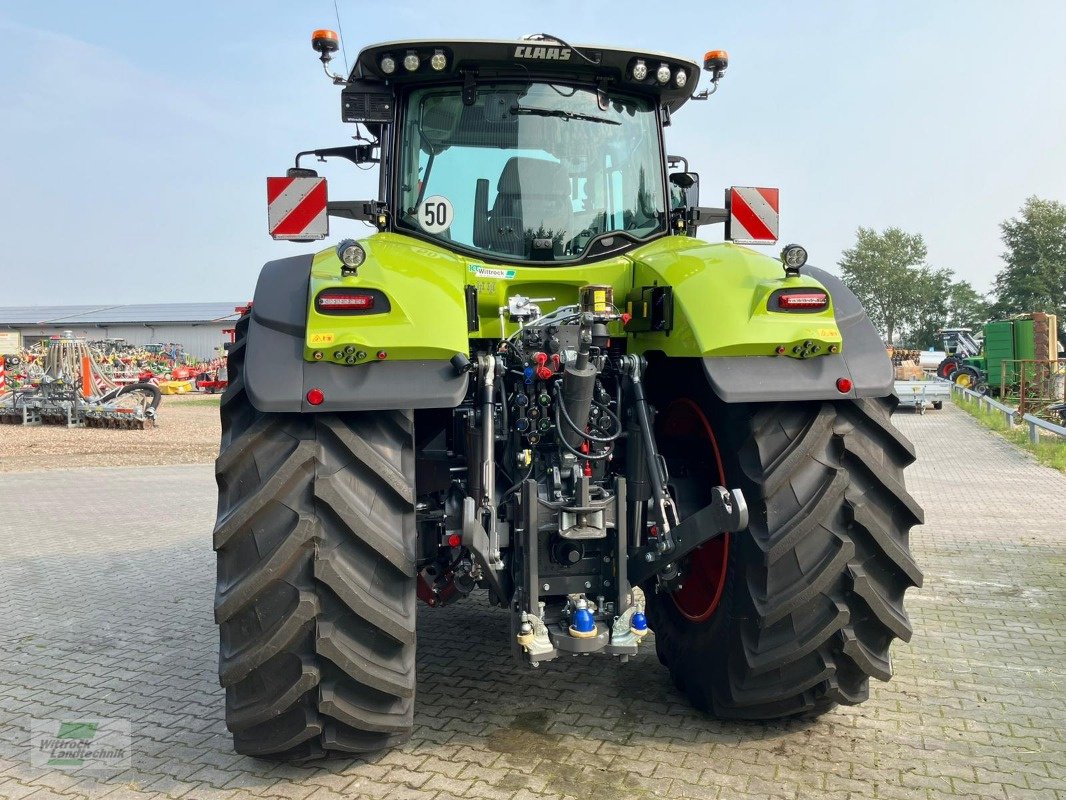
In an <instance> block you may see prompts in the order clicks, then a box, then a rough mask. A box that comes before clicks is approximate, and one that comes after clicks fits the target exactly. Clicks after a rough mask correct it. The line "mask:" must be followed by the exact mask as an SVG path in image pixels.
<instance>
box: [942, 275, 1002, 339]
mask: <svg viewBox="0 0 1066 800" xmlns="http://www.w3.org/2000/svg"><path fill="white" fill-rule="evenodd" d="M947 312H948V313H947V318H946V319H945V320H944V325H943V327H945V328H970V329H971V330H978V329H980V327H981V326H982V325H984V324H985V323H986V322H988V320H989V319H990V318H991V316H992V306H991V305H990V304H989V302H988V301H987V300H986V299H985V298H984V296H983V295H981V294H979V293H978V292H977V290H976V289H974V288H973V286H971V285H970V283H969V281H955V282H954V283H952V284H951V286H950V287H949V289H948V302H947Z"/></svg>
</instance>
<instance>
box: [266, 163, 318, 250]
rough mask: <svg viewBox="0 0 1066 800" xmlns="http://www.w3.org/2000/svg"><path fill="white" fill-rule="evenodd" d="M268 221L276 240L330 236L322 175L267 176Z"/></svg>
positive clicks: (271, 233)
mask: <svg viewBox="0 0 1066 800" xmlns="http://www.w3.org/2000/svg"><path fill="white" fill-rule="evenodd" d="M267 224H268V225H269V227H270V235H271V236H273V237H274V238H275V239H297V240H305V239H306V240H310V239H325V238H326V237H327V236H329V215H328V214H327V212H326V179H325V178H267Z"/></svg>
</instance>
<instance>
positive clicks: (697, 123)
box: [0, 0, 1066, 305]
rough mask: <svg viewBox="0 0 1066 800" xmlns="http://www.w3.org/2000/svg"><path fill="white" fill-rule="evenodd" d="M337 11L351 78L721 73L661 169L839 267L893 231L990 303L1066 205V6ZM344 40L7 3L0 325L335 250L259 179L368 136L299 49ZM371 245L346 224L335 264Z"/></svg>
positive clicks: (645, 4)
mask: <svg viewBox="0 0 1066 800" xmlns="http://www.w3.org/2000/svg"><path fill="white" fill-rule="evenodd" d="M337 3H338V7H339V11H340V23H341V30H342V33H343V39H344V43H345V49H346V50H347V55H348V58H349V59H352V58H353V57H354V55H355V53H356V52H358V50H359V49H361V48H362V47H363V46H366V45H369V44H373V43H375V42H380V41H388V40H393V39H405V38H430V37H436V36H439V37H441V38H447V37H452V38H517V37H520V36H522V35H524V34H530V33H540V32H547V33H552V34H556V35H558V36H560V37H561V38H563V39H565V40H568V41H571V42H574V43H590V44H610V45H616V46H619V47H627V46H628V47H633V48H635V49H637V48H640V49H646V50H659V51H665V52H671V53H677V54H679V55H684V56H688V57H690V58H692V59H694V60H697V61H698V60H700V58H701V56H702V54H703V53H704V52H705V51H706V50H710V49H726V50H728V51H729V54H730V66H729V71H728V72H727V74H726V76H725V78H724V79H723V81H722V84H721V87H720V89H719V90H718V92H717V93H716V94H715V95H714V96H713V97H712V98H711V99H710V100H709V101H707V102H703V103H689V104H687V105H686V106H685V107H684V108H683V109H682V110H681V112H680V113H678V114H677V115H676V116H675V118H674V121H673V125H672V126H671V127H670V128H669V129H668V131H667V142H668V149H669V151H670V152H671V153H679V154H682V155H685V156H687V157H688V158H689V160H690V163H691V168H692V169H693V170H694V171H697V172H699V173H700V178H701V186H702V189H703V198H704V203H705V204H717V198H719V197H720V196H721V195H720V194H719V191H720V190H721V189H724V188H725V187H727V186H729V185H731V184H738V185H756V186H777V187H780V190H781V238H782V240H784V241H789V242H791V241H795V242H799V243H801V244H803V245H804V246H805V247H806V248H807V250H808V251H809V253H810V261H811V263H812V264H816V265H819V266H823V267H827V268H829V269H835V265H836V263H837V262H838V261H839V259H840V254H841V251H842V250H843V249H845V248H847V247H849V246H850V245H851V244H852V243H853V242H854V238H855V231H856V229H857V228H858V227H859V226H866V227H873V228H877V229H883V228H886V227H889V226H898V227H900V228H903V229H904V230H906V231H909V232H914V233H921V234H922V235H923V236H924V237H925V241H926V243H927V245H928V248H929V263H930V265H932V266H934V267H947V268H949V269H952V270H954V271H955V273H956V274H957V275H958V276H959V277H960V278H964V279H967V280H969V281H971V282H972V283H973V284H974V286H975V287H976V288H977V289H978V290H979V291H982V292H983V291H987V290H988V289H990V287H991V285H992V281H993V279H994V277H995V274H996V272H997V271H998V270H999V269H1000V268H1001V266H1002V262H1001V259H1000V255H1001V253H1002V250H1003V248H1002V244H1001V242H1000V240H999V234H1000V231H999V224H1000V223H1001V222H1002V221H1003V220H1005V219H1007V218H1009V217H1011V216H1014V215H1016V214H1017V212H1018V210H1019V208H1020V207H1021V205H1022V204H1023V202H1024V201H1025V199H1026V198H1027V197H1028V196H1030V195H1037V196H1040V197H1043V198H1048V199H1055V200H1060V201H1066V81H1064V78H1063V76H1064V75H1066V47H1064V46H1063V44H1062V31H1063V30H1066V3H1063V2H1060V1H1059V0H1044V1H1043V2H1036V0H1018V1H1017V2H1011V3H1004V2H1001V1H1000V2H983V0H970V1H968V2H947V1H946V0H945V1H938V0H921V1H918V2H910V1H908V2H902V1H899V2H891V3H890V2H872V0H871V1H869V2H860V1H859V0H854V1H851V2H845V0H839V2H815V1H809V2H803V3H796V2H753V1H752V0H747V1H745V0H731V1H730V2H724V1H723V0H714V1H708V2H702V3H698V4H687V5H678V4H673V3H655V2H650V1H649V0H643V1H642V2H621V1H620V0H616V1H615V2H613V3H611V4H610V5H609V6H604V5H603V4H601V3H595V4H594V3H580V4H579V3H575V2H573V0H570V1H569V2H555V1H554V0H541V2H537V3H535V4H534V3H505V2H492V3H489V2H480V0H464V2H461V3H456V4H452V3H447V2H440V0H436V2H424V3H423V2H407V3H405V2H392V3H387V4H381V3H374V4H370V3H365V2H359V0H337ZM604 8H609V10H610V13H609V14H604V13H602V9H604ZM336 26H337V22H336V18H335V15H334V3H333V0H300V2H296V0H291V1H290V2H287V3H284V2H269V1H268V0H257V1H256V2H237V0H230V1H229V2H224V3H220V2H182V3H166V4H163V3H153V2H144V0H138V1H137V2H119V1H117V0H116V1H115V2H108V1H106V0H101V2H97V3H86V2H83V0H75V1H70V0H53V2H50V3H47V4H45V3H29V2H12V1H11V0H0V153H2V154H3V155H2V157H0V159H2V160H0V188H2V191H0V276H3V280H2V282H0V287H2V288H0V305H37V304H42V305H43V304H67V303H70V304H75V303H126V302H178V301H214V300H243V299H247V298H249V297H251V294H252V291H253V289H254V286H255V280H256V276H257V275H258V272H259V269H260V267H261V266H262V264H263V263H264V262H265V261H268V260H271V259H274V258H283V257H286V256H290V255H295V254H297V253H300V252H308V251H313V250H315V249H319V248H320V247H321V245H318V247H316V246H314V245H307V244H300V245H297V244H292V243H287V242H274V241H272V240H271V239H270V238H269V236H268V235H267V232H266V208H265V201H266V200H265V178H266V176H268V175H283V174H284V170H285V169H286V168H287V167H288V166H289V165H290V164H291V161H292V156H293V155H294V154H295V152H296V151H298V150H303V149H308V148H313V147H327V146H335V145H340V144H344V143H345V142H346V141H348V137H349V136H351V135H352V134H353V133H354V130H353V129H352V126H349V125H345V124H343V123H341V122H340V95H339V89H338V88H337V87H334V86H333V85H332V84H331V83H330V82H329V81H328V80H327V79H326V78H325V76H324V75H323V74H322V71H321V67H320V65H319V63H318V61H317V57H316V55H315V53H314V52H313V51H312V50H311V47H310V43H309V41H310V32H311V31H312V30H313V29H315V28H319V27H330V28H336ZM322 174H324V175H326V176H327V177H328V178H329V179H330V196H331V197H332V198H334V199H367V198H370V197H372V196H373V195H374V194H375V191H376V178H375V177H374V173H369V174H368V173H361V172H358V171H357V170H356V169H355V168H354V167H353V166H350V165H348V164H347V163H346V162H343V161H332V162H331V163H330V165H329V166H328V167H324V168H323V169H322ZM721 231H722V228H721V226H711V227H709V228H705V229H703V230H702V231H701V238H708V239H712V240H713V239H720V238H721V235H722V234H721ZM369 232H370V230H369V229H368V228H366V226H364V225H363V224H362V223H356V222H348V221H343V220H334V221H332V222H331V234H332V237H331V240H330V241H335V240H337V239H339V238H341V237H343V236H362V235H365V234H367V233H369ZM767 252H773V253H774V254H776V252H777V248H769V249H767Z"/></svg>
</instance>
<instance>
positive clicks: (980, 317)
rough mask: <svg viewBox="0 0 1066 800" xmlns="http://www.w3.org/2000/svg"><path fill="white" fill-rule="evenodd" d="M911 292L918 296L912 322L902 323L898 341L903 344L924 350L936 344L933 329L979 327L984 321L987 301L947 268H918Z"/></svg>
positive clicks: (936, 339)
mask: <svg viewBox="0 0 1066 800" xmlns="http://www.w3.org/2000/svg"><path fill="white" fill-rule="evenodd" d="M914 294H915V296H916V297H917V298H918V299H919V307H918V311H917V313H916V315H915V317H914V323H913V325H909V326H904V328H903V331H902V333H901V336H900V340H901V341H900V343H901V344H902V345H903V346H904V347H909V348H913V349H915V350H925V349H926V348H928V347H933V346H936V347H937V348H938V349H939V347H940V337H939V336H937V331H939V330H941V329H943V328H970V329H971V330H975V331H976V330H980V328H981V326H982V325H984V323H985V322H986V321H987V320H988V316H989V305H988V302H987V301H986V300H985V299H984V298H983V297H982V296H981V295H980V294H978V293H977V290H976V289H974V288H973V286H971V285H970V284H969V283H968V282H967V281H957V280H955V273H954V272H952V271H951V270H950V269H928V268H923V269H922V270H920V271H919V272H918V274H917V276H916V278H915V284H914Z"/></svg>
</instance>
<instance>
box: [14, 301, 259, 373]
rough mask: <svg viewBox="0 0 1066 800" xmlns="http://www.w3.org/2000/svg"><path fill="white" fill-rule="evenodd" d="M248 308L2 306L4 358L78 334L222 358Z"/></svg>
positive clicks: (223, 305)
mask: <svg viewBox="0 0 1066 800" xmlns="http://www.w3.org/2000/svg"><path fill="white" fill-rule="evenodd" d="M238 305H244V304H243V303H151V304H142V305H95V306H19V307H2V306H0V355H3V354H5V353H7V352H9V351H11V352H14V351H16V350H18V349H19V347H20V346H21V347H29V346H31V345H33V344H35V343H37V342H38V341H40V340H42V339H48V338H49V337H51V336H55V335H59V334H62V333H64V332H65V331H70V332H72V333H73V334H74V335H75V336H77V337H79V338H83V339H90V340H101V339H124V340H125V341H126V343H128V344H131V345H138V346H140V345H145V344H153V343H159V344H164V345H169V344H179V345H181V346H182V349H183V350H184V352H185V353H187V354H189V355H192V356H195V357H197V358H201V359H210V358H213V357H215V356H217V355H218V354H219V351H218V349H217V348H219V347H221V345H222V344H223V343H225V342H228V341H229V336H228V335H227V334H226V333H225V331H226V330H227V329H231V328H232V327H233V324H234V323H235V322H236V321H237V312H236V310H235V309H236V307H237V306H238Z"/></svg>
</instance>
